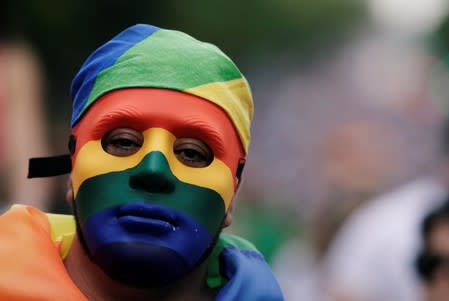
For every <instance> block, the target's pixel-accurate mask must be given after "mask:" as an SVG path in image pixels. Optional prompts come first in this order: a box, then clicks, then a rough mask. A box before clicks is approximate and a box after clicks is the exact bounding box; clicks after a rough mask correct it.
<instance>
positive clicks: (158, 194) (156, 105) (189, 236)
mask: <svg viewBox="0 0 449 301" xmlns="http://www.w3.org/2000/svg"><path fill="white" fill-rule="evenodd" d="M73 133H74V135H75V136H76V139H77V143H76V150H75V153H74V155H73V158H72V161H73V162H72V165H73V171H72V186H73V192H74V196H75V204H74V205H75V209H76V212H77V221H78V223H79V225H80V228H81V235H82V239H83V240H84V241H85V243H86V245H87V249H88V252H89V253H90V256H91V257H92V260H93V261H94V262H96V263H97V264H98V265H99V266H100V267H101V268H102V269H103V270H104V271H105V272H106V273H107V274H109V275H110V276H111V277H112V278H114V279H116V280H119V281H121V282H124V283H127V284H130V285H134V286H160V285H165V284H167V283H170V282H173V281H175V280H176V279H179V278H180V277H182V276H183V275H185V274H186V273H188V272H189V271H191V270H192V269H193V268H194V267H195V266H196V265H197V264H198V263H200V262H201V260H202V259H203V256H204V255H205V254H207V251H208V250H209V248H211V247H212V244H213V242H214V239H215V238H216V236H217V235H218V234H219V232H220V231H221V227H222V222H223V220H224V218H225V215H226V212H227V211H228V209H229V206H230V204H231V201H232V198H233V195H234V192H235V189H236V185H237V182H236V177H235V175H236V170H237V166H238V162H239V159H240V158H241V157H243V150H242V147H241V144H240V140H239V138H238V136H237V134H236V132H235V130H234V128H233V125H232V123H231V121H230V120H229V119H228V117H227V115H226V114H225V113H224V111H222V110H221V109H220V108H219V107H218V106H216V105H214V104H212V103H210V102H208V101H205V100H203V99H201V98H199V97H196V96H193V95H189V94H185V93H181V92H176V91H172V90H164V89H150V88H132V89H123V90H116V91H113V92H110V93H108V94H106V95H104V96H102V97H101V98H100V99H99V100H97V101H96V103H95V105H93V106H92V107H91V108H90V109H89V111H88V112H87V113H86V115H85V116H84V117H83V119H82V120H81V121H80V122H79V123H78V124H77V125H76V127H75V128H74V129H73Z"/></svg>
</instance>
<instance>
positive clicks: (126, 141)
mask: <svg viewBox="0 0 449 301" xmlns="http://www.w3.org/2000/svg"><path fill="white" fill-rule="evenodd" d="M142 144H143V135H142V133H141V132H139V131H136V130H133V129H129V128H117V129H113V130H111V131H109V132H108V133H107V134H106V135H104V136H103V138H102V139H101V146H102V147H103V150H104V151H105V152H107V153H108V154H111V155H113V156H118V157H126V156H130V155H133V154H135V153H137V152H138V151H139V149H140V148H141V147H142Z"/></svg>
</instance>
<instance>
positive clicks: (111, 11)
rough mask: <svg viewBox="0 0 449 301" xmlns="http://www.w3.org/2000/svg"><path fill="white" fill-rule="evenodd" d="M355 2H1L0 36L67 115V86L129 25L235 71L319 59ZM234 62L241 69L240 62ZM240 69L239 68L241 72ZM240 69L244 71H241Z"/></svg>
mask: <svg viewBox="0 0 449 301" xmlns="http://www.w3.org/2000/svg"><path fill="white" fill-rule="evenodd" d="M363 3H364V2H363V1H357V0H338V1H337V0H258V1H255V0H247V1H239V0H227V1H223V0H215V1H179V0H165V1H138V0H128V1H123V0H121V1H120V0H96V1H87V0H78V1H60V0H41V1H31V0H3V1H2V4H0V20H1V26H2V30H1V34H2V35H3V36H6V37H9V38H21V39H26V40H27V41H29V42H30V43H31V44H32V45H34V47H35V48H36V51H37V53H38V55H39V56H40V58H41V59H42V61H43V62H44V66H45V71H46V75H47V76H48V82H49V85H48V89H47V94H48V95H49V102H50V106H51V107H52V108H54V109H55V110H57V109H61V107H59V106H61V105H62V104H63V105H64V107H63V108H62V109H65V110H66V109H67V106H68V103H67V102H66V101H61V98H63V97H67V94H68V92H67V91H68V89H69V84H70V80H71V78H72V77H73V75H74V73H75V72H76V71H77V69H78V68H79V66H80V64H81V63H82V61H83V60H84V59H85V58H86V56H87V55H88V54H89V53H90V52H91V51H92V50H93V49H95V48H96V47H97V46H99V45H100V44H101V43H103V42H104V41H106V40H107V39H109V38H111V37H112V36H113V35H115V34H116V33H118V32H119V31H121V30H123V29H124V28H125V27H127V26H129V25H132V24H135V23H149V24H154V25H157V26H160V27H164V28H173V29H179V30H182V31H185V32H188V33H189V34H191V35H193V36H195V37H197V38H198V39H201V40H207V41H210V42H212V43H214V44H216V45H218V46H219V47H220V48H222V49H223V50H224V51H225V52H226V53H228V54H229V55H230V56H231V57H232V58H234V59H235V60H236V61H237V63H238V65H240V66H242V65H248V64H249V63H248V60H251V61H252V62H251V63H254V62H257V60H260V59H265V60H266V59H269V60H276V59H277V57H276V55H279V53H280V52H281V53H285V52H293V53H302V52H308V53H309V54H310V53H315V52H316V51H315V50H316V49H317V48H318V47H319V49H321V52H322V53H326V51H330V50H329V49H328V47H330V45H332V43H327V42H328V41H332V42H333V41H335V40H336V39H340V38H342V37H344V35H345V33H347V32H348V31H351V30H353V29H354V28H357V24H358V22H359V21H360V20H362V19H363V18H364V15H365V13H364V12H365V8H364V5H363ZM242 61H245V62H246V63H245V64H243V63H242ZM244 68H245V67H243V69H244ZM243 71H245V70H243Z"/></svg>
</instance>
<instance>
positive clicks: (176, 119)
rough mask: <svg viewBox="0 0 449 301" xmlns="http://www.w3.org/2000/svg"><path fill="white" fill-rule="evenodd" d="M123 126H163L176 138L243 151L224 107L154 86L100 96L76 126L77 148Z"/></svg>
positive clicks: (137, 127)
mask: <svg viewBox="0 0 449 301" xmlns="http://www.w3.org/2000/svg"><path fill="white" fill-rule="evenodd" d="M120 127H126V128H133V129H136V130H140V131H144V130H146V129H149V128H156V127H160V128H164V129H166V130H168V131H170V132H171V133H172V134H173V135H175V136H176V137H193V138H199V139H201V140H204V141H205V142H206V143H208V144H210V145H211V146H214V145H215V147H216V148H217V149H218V152H219V153H220V152H224V150H220V149H222V148H224V146H225V145H226V152H229V151H230V152H231V153H235V155H237V153H239V154H240V153H242V154H243V149H242V146H241V143H240V139H239V138H238V135H237V133H236V131H235V128H234V125H233V123H232V122H231V120H230V118H229V117H228V115H227V114H226V113H225V112H224V111H223V110H222V109H221V108H220V107H218V106H217V105H215V104H213V103H211V102H209V101H207V100H204V99H202V98H200V97H198V96H195V95H191V94H187V93H182V92H178V91H174V90H167V89H154V88H127V89H120V90H115V91H112V92H109V93H107V94H105V95H103V96H102V97H100V98H99V99H98V100H97V101H96V102H95V103H94V104H93V105H92V106H91V108H90V109H89V110H88V111H87V112H86V114H85V116H83V118H82V119H81V120H80V122H79V123H78V124H77V125H76V126H75V127H74V129H73V132H74V134H75V135H76V136H77V148H78V147H80V146H81V145H83V144H84V143H86V142H87V141H90V140H98V139H101V138H102V136H103V135H104V134H105V133H107V132H108V131H110V130H112V129H114V128H120ZM220 144H221V145H220Z"/></svg>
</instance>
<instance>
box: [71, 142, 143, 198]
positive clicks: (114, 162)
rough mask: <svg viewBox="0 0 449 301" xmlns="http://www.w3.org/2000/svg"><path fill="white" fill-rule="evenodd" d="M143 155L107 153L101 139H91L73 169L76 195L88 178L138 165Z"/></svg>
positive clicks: (78, 155) (77, 157)
mask: <svg viewBox="0 0 449 301" xmlns="http://www.w3.org/2000/svg"><path fill="white" fill-rule="evenodd" d="M141 160H142V158H141V156H137V155H134V156H128V157H117V156H112V155H110V154H108V153H106V152H105V151H104V150H103V148H102V146H101V141H99V140H97V141H90V142H88V143H86V144H85V145H84V146H83V147H82V148H81V149H80V151H79V152H78V154H77V156H76V159H75V160H74V166H73V170H72V186H73V193H74V196H75V197H76V195H77V193H78V190H79V187H80V185H81V184H82V183H83V182H84V181H85V180H87V179H89V178H92V177H95V176H98V175H102V174H106V173H109V172H113V171H121V170H125V169H128V168H132V167H134V166H136V165H137V164H138V163H139V162H140V161H141Z"/></svg>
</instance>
